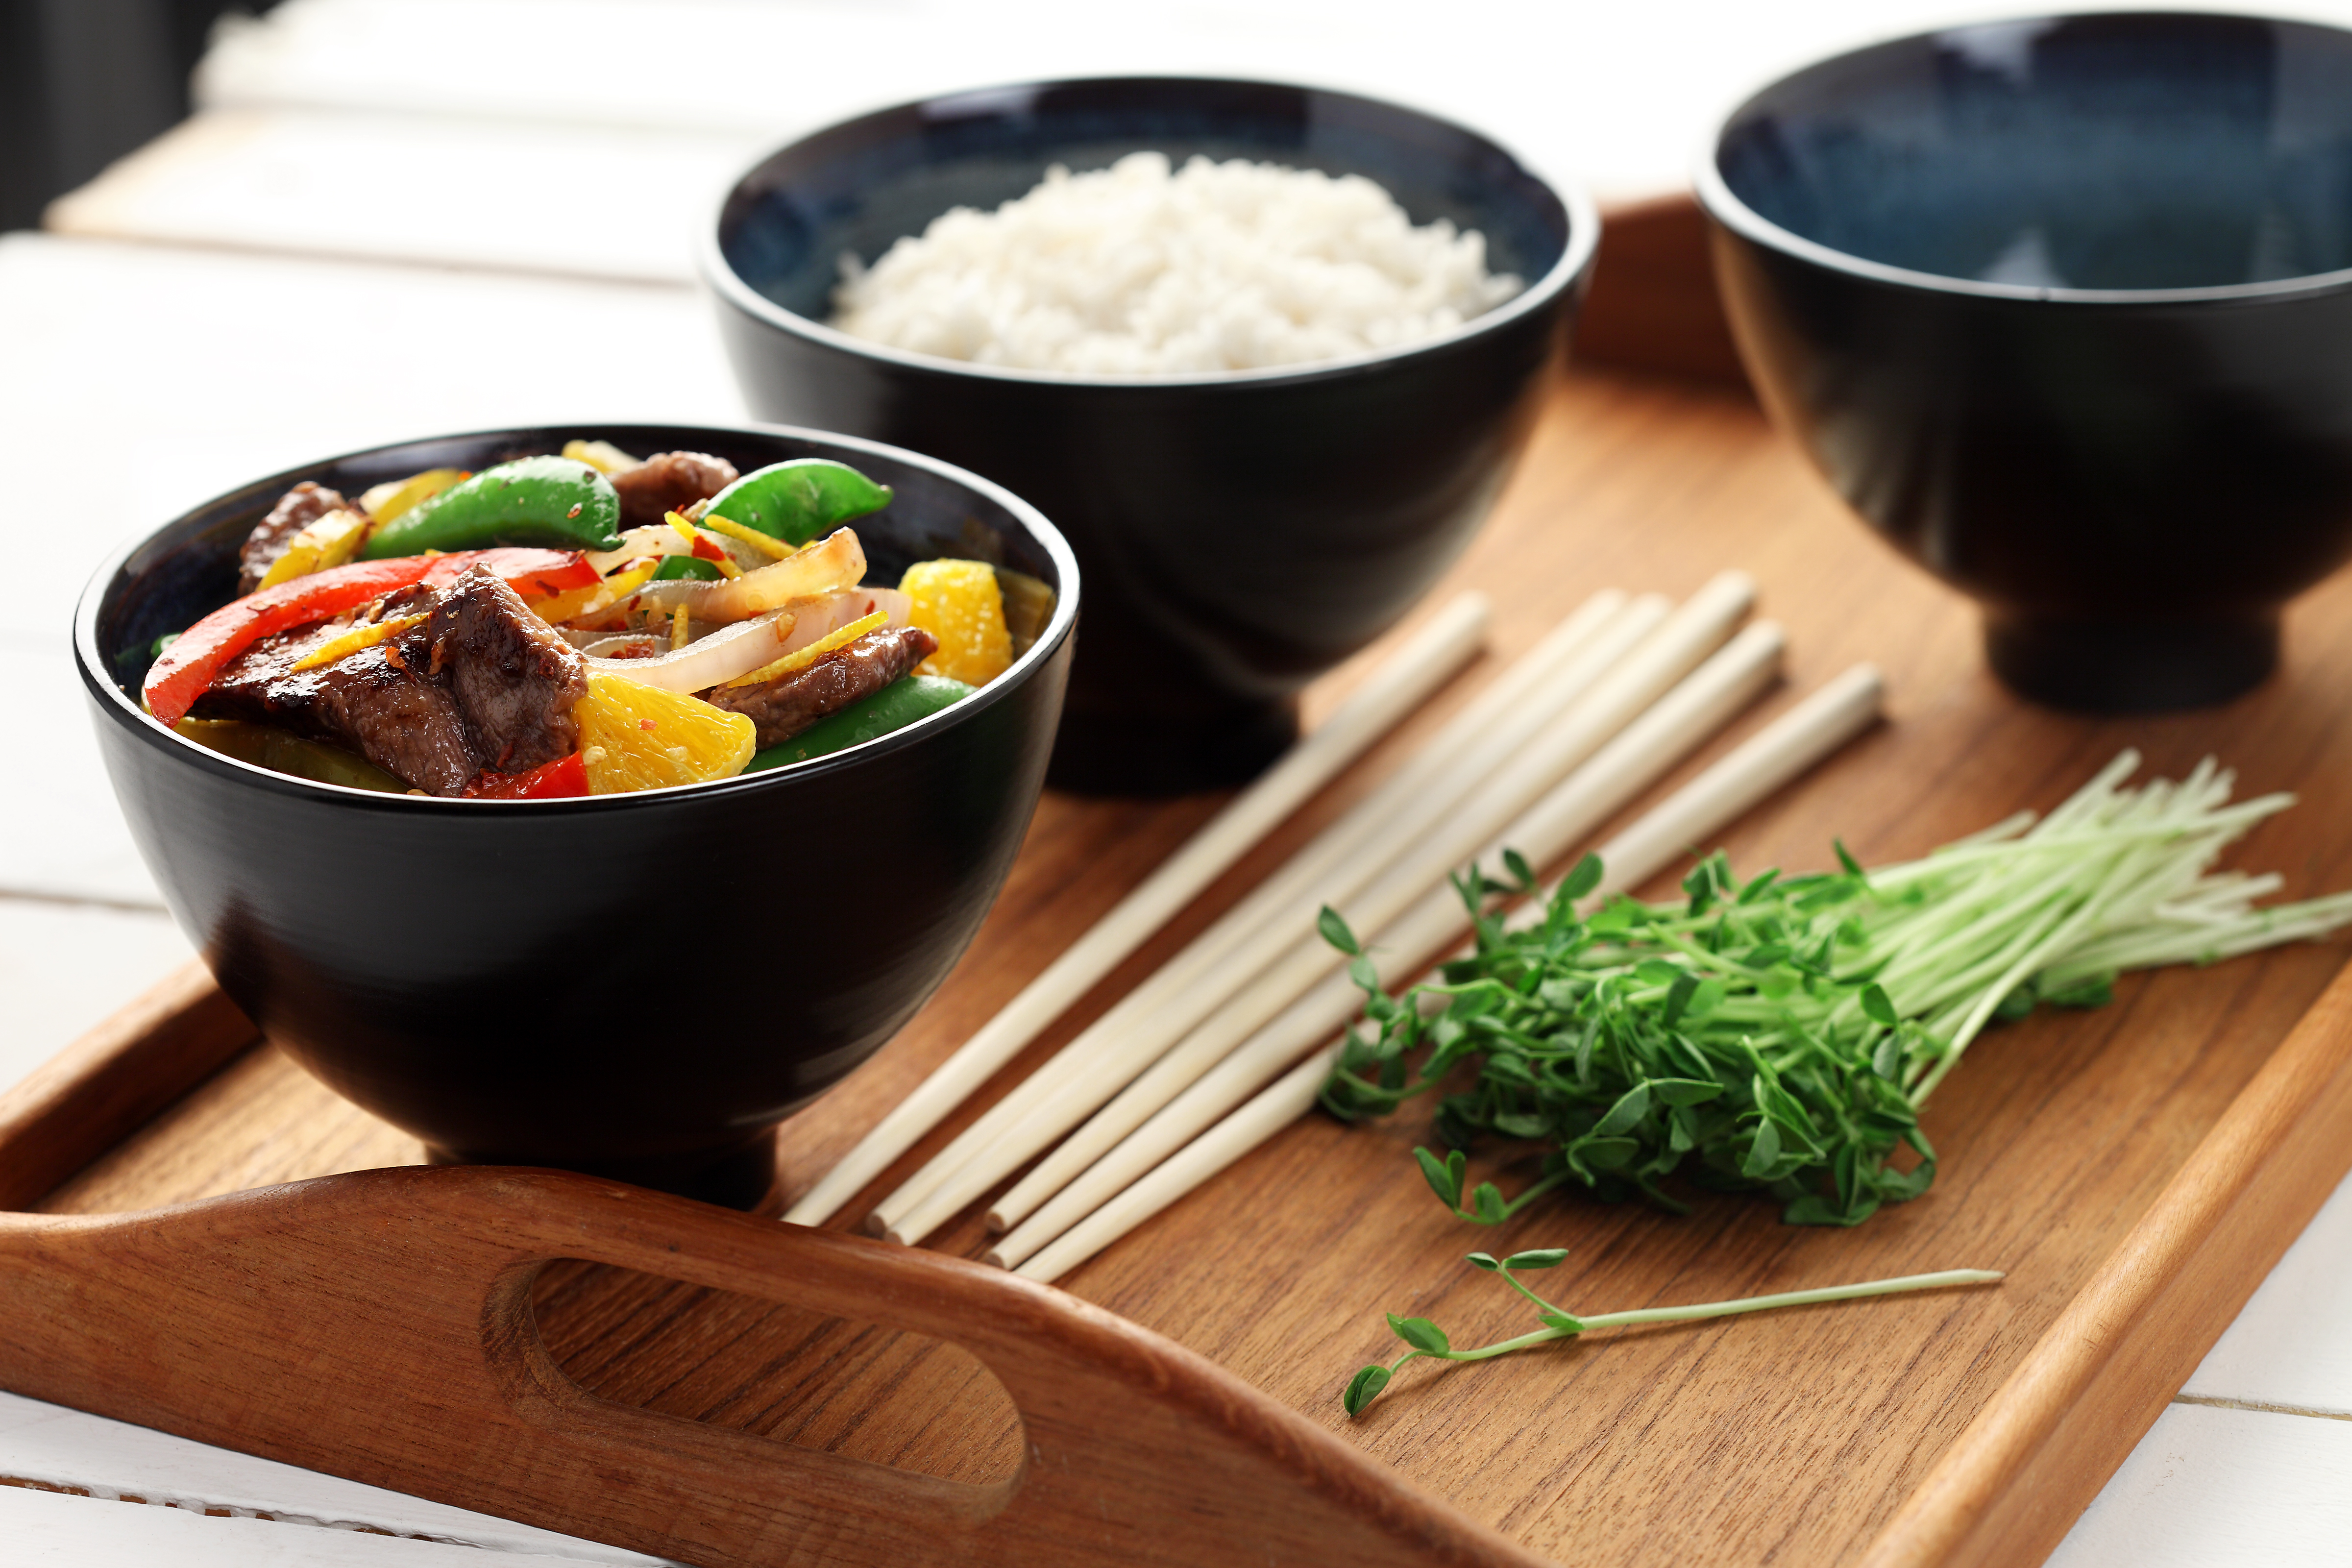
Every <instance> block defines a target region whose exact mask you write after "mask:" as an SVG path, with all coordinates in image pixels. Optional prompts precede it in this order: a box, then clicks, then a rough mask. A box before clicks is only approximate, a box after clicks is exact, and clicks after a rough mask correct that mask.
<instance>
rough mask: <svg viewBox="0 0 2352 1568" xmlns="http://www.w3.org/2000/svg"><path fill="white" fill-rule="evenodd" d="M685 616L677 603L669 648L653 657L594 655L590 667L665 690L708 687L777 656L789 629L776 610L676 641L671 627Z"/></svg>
mask: <svg viewBox="0 0 2352 1568" xmlns="http://www.w3.org/2000/svg"><path fill="white" fill-rule="evenodd" d="M685 616H686V609H685V607H684V606H683V605H681V606H679V608H678V610H677V615H676V616H674V617H673V618H672V619H673V630H672V633H671V642H672V647H671V649H670V651H669V652H668V653H667V654H664V655H662V656H661V657H659V658H625V659H624V658H593V657H592V658H590V659H589V661H588V663H589V667H590V668H592V669H607V670H609V671H610V672H611V673H614V674H616V675H625V676H626V677H628V678H629V679H631V680H634V681H636V682H637V683H638V684H640V685H643V686H658V687H660V688H661V689H663V690H665V691H688V692H692V691H708V690H709V689H711V688H712V687H714V686H723V685H726V684H727V683H728V682H730V681H732V680H736V679H740V678H742V677H744V676H747V675H749V674H750V673H751V671H753V670H756V669H758V668H760V667H761V665H763V664H766V663H768V662H770V661H771V660H772V659H774V658H777V657H778V655H779V653H780V652H781V651H782V645H783V640H784V638H785V637H788V636H790V635H791V633H792V630H793V617H792V616H791V615H790V613H788V612H786V611H783V610H777V611H774V612H772V613H771V614H768V615H764V616H755V617H754V618H752V619H751V620H748V621H737V622H736V623H735V624H734V625H733V626H721V627H719V629H718V630H717V631H715V632H713V633H711V634H710V635H709V637H704V638H702V639H701V640H700V641H698V642H689V643H686V644H684V645H683V646H679V645H678V644H677V634H676V629H675V628H676V626H677V624H678V623H680V622H683V621H684V619H685Z"/></svg>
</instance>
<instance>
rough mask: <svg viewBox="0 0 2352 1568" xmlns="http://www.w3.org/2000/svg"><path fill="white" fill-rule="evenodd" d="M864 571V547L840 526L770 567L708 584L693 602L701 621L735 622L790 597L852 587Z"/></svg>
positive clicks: (773, 607)
mask: <svg viewBox="0 0 2352 1568" xmlns="http://www.w3.org/2000/svg"><path fill="white" fill-rule="evenodd" d="M865 575H866V551H865V548H864V547H863V546H862V545H860V544H859V543H858V542H857V535H856V534H855V533H852V532H851V531H849V530H847V529H841V530H839V531H836V532H835V534H834V535H833V537H831V538H830V539H827V540H826V541H825V542H824V543H822V544H814V545H811V546H810V547H809V548H808V549H806V550H803V551H801V552H798V553H796V554H793V555H790V556H787V557H786V558H784V559H783V560H782V561H779V562H777V563H775V564H773V565H772V566H762V567H761V568H760V569H759V570H758V571H756V572H746V573H744V574H743V575H741V576H740V577H737V578H733V579H731V580H730V581H728V582H724V583H712V584H708V585H707V586H708V590H709V591H708V592H706V593H704V594H702V595H698V601H689V602H690V603H692V604H693V608H694V616H695V618H696V619H697V620H703V621H740V620H742V619H743V618H744V617H745V616H756V615H758V614H760V613H761V611H762V610H778V609H782V608H783V607H784V606H785V605H789V604H791V603H792V602H793V600H794V599H805V598H808V597H810V596H812V595H817V594H824V593H828V592H830V591H832V590H833V589H835V588H855V587H856V586H857V584H858V582H859V580H860V579H862V578H863V577H864V576H865Z"/></svg>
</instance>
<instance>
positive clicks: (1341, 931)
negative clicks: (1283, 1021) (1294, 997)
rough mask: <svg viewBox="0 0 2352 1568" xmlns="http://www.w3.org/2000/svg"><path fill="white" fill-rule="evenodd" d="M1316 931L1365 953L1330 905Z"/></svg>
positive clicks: (1345, 948)
mask: <svg viewBox="0 0 2352 1568" xmlns="http://www.w3.org/2000/svg"><path fill="white" fill-rule="evenodd" d="M1292 918H1294V919H1296V918H1297V917H1296V916H1294V917H1292ZM1294 929H1296V928H1294ZM1315 929H1316V930H1317V931H1321V932H1322V933H1323V940H1324V941H1325V942H1329V943H1330V944H1331V945H1332V946H1333V947H1336V948H1338V949H1339V951H1340V952H1344V953H1348V954H1350V955H1353V954H1355V953H1359V952H1363V951H1364V950H1363V949H1362V948H1361V947H1360V946H1358V945H1357V942H1356V933H1355V932H1354V931H1349V929H1348V922H1347V921H1345V920H1343V919H1341V918H1340V915H1339V910H1335V909H1333V908H1332V907H1331V906H1330V905H1328V904H1326V905H1324V906H1323V912H1322V913H1321V914H1318V915H1317V916H1316V917H1315ZM1368 1370H1369V1369H1368Z"/></svg>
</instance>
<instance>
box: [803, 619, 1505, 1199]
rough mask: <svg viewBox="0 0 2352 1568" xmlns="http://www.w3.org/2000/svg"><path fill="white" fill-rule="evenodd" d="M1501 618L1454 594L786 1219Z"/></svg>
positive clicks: (913, 1118) (1300, 797)
mask: <svg viewBox="0 0 2352 1568" xmlns="http://www.w3.org/2000/svg"><path fill="white" fill-rule="evenodd" d="M1491 618H1492V615H1491V609H1490V606H1489V605H1488V603H1487V600H1486V595H1483V594H1476V593H1469V594H1461V595H1456V596H1455V597H1454V599H1452V600H1451V601H1449V602H1448V603H1447V604H1446V605H1445V606H1444V608H1443V609H1441V610H1439V611H1438V612H1437V614H1436V615H1435V616H1433V617H1432V618H1431V620H1430V622H1429V624H1428V625H1427V626H1424V627H1423V628H1422V629H1421V630H1420V631H1418V632H1417V633H1415V634H1414V635H1413V636H1412V637H1410V638H1409V639H1407V640H1406V642H1405V643H1404V644H1403V646H1402V647H1399V648H1398V649H1397V650H1396V651H1395V652H1394V653H1392V654H1391V655H1390V656H1389V657H1388V658H1385V659H1383V660H1381V664H1380V666H1379V668H1376V669H1374V670H1373V671H1372V673H1371V674H1370V677H1369V678H1368V679H1366V680H1365V681H1364V683H1363V685H1362V686H1361V687H1360V688H1358V689H1357V690H1356V691H1354V692H1353V693H1351V694H1350V695H1349V697H1348V699H1347V700H1345V701H1343V702H1341V703H1340V704H1339V707H1338V708H1337V709H1336V710H1333V712H1332V714H1331V716H1330V717H1329V718H1328V719H1327V720H1325V721H1323V722H1322V723H1321V724H1319V725H1318V726H1316V728H1315V729H1314V731H1312V732H1310V733H1309V734H1308V735H1307V737H1306V738H1305V739H1304V740H1302V741H1300V742H1298V743H1297V745H1296V746H1294V747H1292V748H1291V750H1290V752H1288V753H1287V754H1286V755H1285V756H1284V757H1283V759H1282V760H1281V761H1280V762H1279V763H1276V764H1275V766H1274V767H1273V768H1272V769H1271V770H1270V771H1269V772H1268V773H1266V774H1265V776H1264V777H1263V778H1260V779H1259V780H1258V781H1257V782H1256V783H1255V784H1252V785H1251V786H1250V787H1249V788H1248V789H1247V790H1245V791H1244V792H1243V793H1242V794H1241V795H1239V796H1237V797H1235V798H1234V801H1233V802H1232V803H1231V804H1230V805H1227V806H1226V807H1225V808H1224V809H1223V811H1221V812H1219V813H1218V814H1217V815H1216V816H1213V817H1212V818H1210V820H1209V822H1208V823H1207V825H1206V826H1203V827H1202V829H1201V830H1200V831H1199V832H1198V833H1196V834H1194V835H1193V836H1192V837H1191V838H1190V839H1188V840H1187V841H1186V842H1185V844H1184V847H1182V848H1181V849H1179V850H1177V852H1176V853H1175V854H1174V855H1172V856H1171V857H1169V858H1168V859H1167V860H1166V861H1165V862H1164V863H1163V864H1162V865H1161V866H1160V868H1159V869H1158V870H1156V871H1154V872H1153V873H1152V874H1151V875H1150V877H1148V878H1146V879H1144V880H1143V881H1142V882H1141V883H1140V884H1139V885H1138V886H1137V887H1136V889H1134V891H1132V892H1130V893H1129V894H1128V896H1127V897H1126V898H1125V899H1123V900H1120V901H1119V903H1118V907H1117V908H1115V909H1113V910H1111V911H1110V912H1109V913H1108V915H1105V916H1104V917H1103V918H1102V919H1101V920H1099V921H1097V922H1096V923H1095V925H1094V927H1093V928H1092V929H1091V930H1090V931H1087V934H1086V935H1085V936H1083V937H1081V938H1079V939H1078V940H1077V941H1076V942H1073V943H1072V944H1071V945H1070V947H1069V948H1068V950H1067V951H1066V952H1063V954H1062V955H1061V956H1060V957H1059V958H1057V959H1055V961H1054V962H1053V963H1051V964H1049V965H1048V966H1047V967H1046V968H1045V972H1044V973H1041V974H1039V975H1038V976H1037V978H1036V979H1034V980H1033V981H1031V982H1030V983H1029V984H1028V985H1027V986H1025V987H1024V989H1023V990H1022V992H1021V994H1019V995H1017V996H1015V997H1014V998H1013V1000H1012V1001H1011V1002H1009V1003H1007V1004H1006V1005H1005V1006H1004V1008H1003V1011H1001V1012H999V1013H998V1014H997V1015H996V1016H995V1017H993V1018H992V1019H991V1020H989V1022H988V1023H987V1024H986V1025H985V1026H982V1028H981V1030H980V1031H979V1033H977V1034H975V1035H973V1036H972V1037H971V1039H970V1040H968V1041H966V1042H965V1043H964V1045H963V1046H962V1047H961V1049H959V1050H958V1051H956V1053H955V1054H954V1055H953V1056H951V1057H950V1058H948V1059H947V1060H946V1061H945V1062H944V1063H942V1064H940V1067H939V1068H938V1069H936V1070H935V1071H934V1072H933V1073H932V1075H931V1076H930V1077H929V1079H925V1080H924V1082H923V1083H922V1084H921V1085H920V1086H919V1087H918V1088H917V1089H916V1090H915V1092H914V1093H913V1094H910V1095H908V1097H907V1098H906V1099H905V1100H902V1101H900V1102H899V1104H898V1107H897V1108H896V1109H894V1110H892V1111H891V1112H890V1114H889V1115H887V1116H886V1117H884V1118H883V1119H882V1121H880V1122H879V1123H877V1125H876V1126H875V1128H874V1129H873V1131H870V1132H868V1133H866V1136H865V1137H864V1138H862V1139H860V1140H859V1141H858V1142H857V1144H856V1147H855V1148H853V1149H851V1150H850V1152H848V1153H847V1154H846V1155H845V1156H843V1158H842V1159H841V1160H840V1161H839V1162H838V1163H836V1164H835V1166H834V1167H833V1169H832V1170H830V1171H828V1172H827V1173H825V1174H824V1177H823V1179H821V1180H820V1181H819V1182H818V1183H817V1184H816V1185H814V1187H812V1188H810V1189H809V1191H808V1192H807V1193H806V1194H803V1196H802V1197H801V1199H800V1201H799V1202H797V1203H795V1204H794V1205H793V1206H792V1207H791V1209H789V1210H788V1211H786V1213H785V1215H784V1217H785V1218H786V1219H788V1220H790V1221H792V1222H793V1223H794V1224H796V1225H822V1224H824V1222H825V1221H826V1220H828V1219H830V1218H832V1217H833V1215H835V1214H836V1213H838V1212H839V1211H840V1209H841V1207H842V1205H844V1204H846V1203H847V1202H848V1201H849V1200H850V1199H851V1198H852V1197H854V1196H855V1195H856V1193H857V1191H858V1189H859V1188H861V1187H863V1186H865V1185H866V1183H868V1182H870V1181H872V1180H873V1179H874V1178H875V1177H876V1176H877V1175H879V1174H881V1173H882V1172H883V1171H884V1170H885V1169H886V1168H887V1167H888V1165H889V1164H890V1163H891V1162H892V1161H894V1160H896V1159H897V1158H898V1156H899V1155H901V1154H903V1153H905V1152H907V1150H908V1149H909V1148H911V1147H913V1146H914V1144H915V1142H916V1141H917V1140H919V1139H920V1138H921V1137H922V1136H923V1135H924V1134H925V1133H926V1132H929V1131H930V1130H931V1129H932V1128H933V1127H935V1126H937V1125H938V1124H939V1123H940V1121H941V1120H942V1119H944V1118H945V1117H946V1116H947V1115H948V1113H949V1112H950V1111H951V1110H954V1109H955V1108H956V1107H957V1106H959V1105H961V1104H962V1103H963V1101H964V1100H967V1099H968V1098H970V1097H971V1092H972V1091H973V1090H974V1089H978V1088H979V1087H980V1085H981V1084H982V1083H983V1082H985V1081H986V1080H987V1079H989V1078H990V1077H991V1076H992V1074H994V1073H995V1072H996V1071H997V1070H998V1069H999V1068H1002V1067H1003V1065H1004V1064H1005V1063H1006V1062H1008V1061H1010V1060H1012V1059H1013V1057H1015V1056H1016V1055H1018V1054H1019V1053H1020V1051H1021V1049H1022V1047H1024V1046H1026V1045H1027V1044H1028V1043H1029V1042H1030V1041H1031V1040H1033V1039H1034V1038H1035V1037H1036V1036H1037V1034H1038V1031H1040V1030H1042V1029H1043V1028H1045V1026H1047V1025H1048V1024H1050V1023H1052V1022H1053V1021H1054V1020H1055V1018H1056V1017H1059V1016H1061V1014H1062V1013H1063V1012H1064V1010H1066V1008H1067V1007H1068V1006H1069V1005H1070V1004H1071V1003H1073V1002H1075V1001H1076V1000H1077V999H1078V998H1079V997H1080V996H1083V995H1084V994H1086V993H1087V991H1088V990H1090V989H1091V988H1092V987H1093V986H1094V985H1095V984H1096V983H1097V981H1099V980H1101V979H1102V977H1103V976H1104V975H1106V974H1108V973H1110V972H1111V971H1112V970H1113V969H1115V968H1117V967H1118V964H1119V963H1121V962H1122V961H1123V960H1125V959H1126V957H1127V956H1128V954H1129V953H1131V952H1134V951H1135V950H1136V949H1137V948H1138V947H1139V946H1141V945H1142V944H1143V942H1144V941H1145V940H1146V939H1148V938H1149V937H1150V935H1151V933H1152V932H1154V931H1158V930H1159V929H1160V927H1161V926H1162V925H1164V924H1166V923H1167V921H1168V920H1169V918H1170V917H1171V916H1172V915H1174V914H1175V913H1176V912H1177V911H1178V910H1181V909H1182V908H1183V907H1184V906H1185V905H1186V904H1188V903H1190V902H1191V901H1192V900H1193V899H1194V898H1195V897H1197V896H1198V895H1199V893H1200V892H1201V890H1202V889H1203V888H1206V887H1207V886H1208V885H1209V884H1210V883H1212V882H1213V881H1215V880H1216V879H1218V878H1219V877H1221V876H1223V874H1224V873H1225V871H1226V870H1227V869H1228V868H1231V867H1232V866H1233V864H1234V861H1236V860H1238V859H1240V858H1241V857H1242V856H1243V855H1244V853H1246V852H1247V851H1248V850H1249V848H1250V847H1252V846H1254V845H1255V844H1256V843H1257V841H1258V840H1259V839H1261V838H1263V837H1265V835H1266V833H1267V832H1268V831H1269V830H1270V829H1272V828H1273V827H1274V826H1276V824H1277V823H1279V822H1281V821H1282V820H1283V819H1284V818H1285V817H1286V816H1289V815H1290V814H1291V813H1292V812H1293V811H1296V810H1297V808H1298V806H1299V805H1301V804H1302V803H1304V802H1305V801H1306V800H1307V797H1309V796H1310V795H1314V794H1315V793H1316V792H1317V791H1318V790H1320V789H1321V788H1322V787H1323V786H1324V785H1325V784H1328V783H1330V781H1331V780H1332V779H1333V778H1334V777H1336V776H1337V775H1338V774H1339V772H1340V771H1341V770H1342V769H1344V768H1346V767H1347V766H1348V764H1349V763H1352V762H1354V761H1355V760H1356V758H1358V757H1359V756H1360V755H1362V754H1363V752H1364V751H1365V749H1366V748H1367V747H1369V746H1370V744H1371V743H1372V742H1374V741H1376V740H1378V739H1380V737H1381V736H1382V735H1384V734H1386V733H1388V731H1391V729H1394V728H1395V727H1396V725H1397V723H1398V722H1399V721H1401V720H1402V719H1403V718H1404V717H1405V715H1407V714H1409V713H1411V712H1412V711H1413V710H1416V709H1418V708H1419V707H1420V706H1421V705H1422V703H1423V702H1424V701H1426V700H1428V698H1429V695H1430V693H1431V692H1433V691H1434V690H1436V689H1437V688H1438V687H1439V686H1441V685H1443V684H1444V682H1445V681H1446V680H1448V679H1451V678H1452V677H1453V675H1454V672H1455V671H1456V670H1458V669H1459V668H1461V667H1462V666H1463V665H1464V664H1465V663H1466V662H1468V661H1469V659H1470V658H1473V657H1474V656H1475V654H1476V653H1477V652H1478V650H1479V648H1480V647H1483V646H1484V644H1485V642H1486V628H1487V624H1488V622H1489V620H1490V619H1491Z"/></svg>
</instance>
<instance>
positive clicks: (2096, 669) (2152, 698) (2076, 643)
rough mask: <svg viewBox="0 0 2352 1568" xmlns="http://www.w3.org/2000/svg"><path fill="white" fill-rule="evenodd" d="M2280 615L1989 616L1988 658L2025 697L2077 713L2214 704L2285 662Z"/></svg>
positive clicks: (2256, 682) (2247, 687)
mask: <svg viewBox="0 0 2352 1568" xmlns="http://www.w3.org/2000/svg"><path fill="white" fill-rule="evenodd" d="M2278 656H2279V623H2278V617H2277V616H2267V615H2266V616H2244V617H2242V618H2236V619H2229V620H2210V621H2165V622H2134V621H2127V622H2116V621H2072V620H2044V619H2037V618H2033V617H2030V616H1986V617H1985V657H1986V658H1987V659H1988V660H1990V663H1991V665H1992V668H1993V673H1994V674H1996V675H1998V676H2000V679H2001V680H2002V681H2003V682H2004V683H2006V684H2007V685H2008V686H2009V688H2010V689H2011V690H2013V691H2015V692H2016V693H2017V694H2018V695H2019V696H2021V697H2026V698H2030V699H2032V700H2033V701H2036V702H2041V703H2045V704H2047V705H2048V706H2050V707H2053V708H2063V709H2067V710H2071V711H2073V712H2077V713H2164V712H2170V711H2173V710H2178V709H2182V708H2210V707H2211V706H2213V705H2214V704H2216V703H2220V702H2227V701H2228V700H2230V699H2231V698H2233V697H2237V696H2240V695H2242V694H2243V693H2245V692H2247V691H2250V690H2252V689H2253V688H2255V687H2257V686H2259V685H2261V684H2262V682H2263V679H2265V678H2266V677H2268V676H2269V674H2270V673H2271V671H2272V670H2273V669H2274V668H2277V667H2278Z"/></svg>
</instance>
